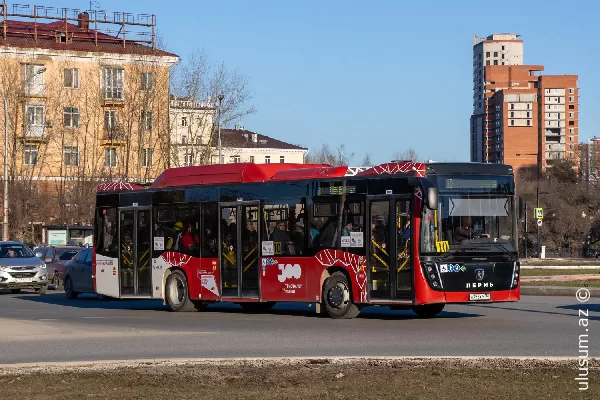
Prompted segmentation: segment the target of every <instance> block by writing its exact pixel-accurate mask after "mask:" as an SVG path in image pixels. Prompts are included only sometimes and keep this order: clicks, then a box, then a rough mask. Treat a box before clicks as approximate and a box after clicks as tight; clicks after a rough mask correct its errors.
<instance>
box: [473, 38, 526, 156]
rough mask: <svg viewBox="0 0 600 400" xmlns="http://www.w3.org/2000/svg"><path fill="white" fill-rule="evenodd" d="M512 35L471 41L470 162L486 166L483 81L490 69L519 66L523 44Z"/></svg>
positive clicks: (521, 60) (485, 105)
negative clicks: (487, 69)
mask: <svg viewBox="0 0 600 400" xmlns="http://www.w3.org/2000/svg"><path fill="white" fill-rule="evenodd" d="M518 37H519V35H517V34H514V33H496V34H493V35H490V36H487V37H478V36H474V37H473V115H472V116H471V124H470V126H471V140H470V143H471V160H472V161H475V162H486V161H487V160H486V156H485V151H484V141H485V137H486V136H487V135H486V134H487V132H486V124H487V121H486V115H487V106H488V105H487V104H486V99H487V97H489V96H486V89H485V85H486V83H485V82H486V79H485V67H486V66H489V65H522V64H523V41H522V40H520V39H518Z"/></svg>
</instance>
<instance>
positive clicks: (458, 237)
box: [454, 215, 490, 243]
mask: <svg viewBox="0 0 600 400" xmlns="http://www.w3.org/2000/svg"><path fill="white" fill-rule="evenodd" d="M471 225H472V222H471V217H469V216H468V215H465V216H463V217H461V224H460V225H459V226H457V227H456V228H455V229H454V242H455V243H461V242H462V241H464V240H469V239H477V238H483V237H486V238H489V237H490V235H489V234H487V233H477V232H474V231H473V228H472V227H471Z"/></svg>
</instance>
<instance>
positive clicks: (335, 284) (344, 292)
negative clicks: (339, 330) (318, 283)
mask: <svg viewBox="0 0 600 400" xmlns="http://www.w3.org/2000/svg"><path fill="white" fill-rule="evenodd" d="M323 302H324V303H325V309H326V310H327V314H329V316H330V317H331V318H335V319H350V318H354V317H356V316H357V315H358V314H359V313H360V310H359V309H358V307H357V306H356V304H354V303H353V302H352V293H351V292H350V285H349V284H348V279H347V278H346V275H345V274H344V273H342V272H334V273H333V274H331V276H329V278H327V279H326V280H325V284H324V285H323Z"/></svg>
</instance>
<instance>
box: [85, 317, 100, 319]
mask: <svg viewBox="0 0 600 400" xmlns="http://www.w3.org/2000/svg"><path fill="white" fill-rule="evenodd" d="M83 318H84V319H102V318H105V317H83Z"/></svg>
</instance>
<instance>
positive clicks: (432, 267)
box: [423, 264, 444, 290]
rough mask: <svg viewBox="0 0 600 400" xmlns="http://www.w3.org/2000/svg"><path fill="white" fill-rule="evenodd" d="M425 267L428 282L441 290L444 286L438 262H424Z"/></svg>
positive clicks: (435, 288)
mask: <svg viewBox="0 0 600 400" xmlns="http://www.w3.org/2000/svg"><path fill="white" fill-rule="evenodd" d="M423 269H424V270H425V277H426V278H427V283H429V286H430V287H432V288H433V289H434V290H441V289H443V288H444V287H443V286H442V281H441V279H440V274H439V272H438V268H437V265H436V264H423Z"/></svg>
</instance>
